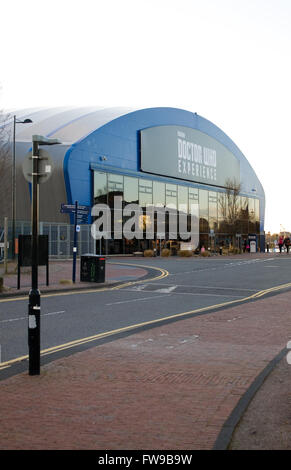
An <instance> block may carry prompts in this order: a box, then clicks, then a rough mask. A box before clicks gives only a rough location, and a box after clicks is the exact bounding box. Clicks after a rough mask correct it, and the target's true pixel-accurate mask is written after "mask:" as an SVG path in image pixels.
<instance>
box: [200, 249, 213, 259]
mask: <svg viewBox="0 0 291 470" xmlns="http://www.w3.org/2000/svg"><path fill="white" fill-rule="evenodd" d="M201 256H204V258H207V257H208V256H211V255H210V252H209V251H208V250H205V251H202V252H201Z"/></svg>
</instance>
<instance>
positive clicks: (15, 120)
mask: <svg viewBox="0 0 291 470" xmlns="http://www.w3.org/2000/svg"><path fill="white" fill-rule="evenodd" d="M31 123H32V120H31V119H24V121H18V120H17V119H16V116H15V115H14V116H13V141H12V143H13V147H12V259H15V221H16V152H15V129H16V124H31Z"/></svg>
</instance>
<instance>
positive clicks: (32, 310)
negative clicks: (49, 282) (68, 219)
mask: <svg viewBox="0 0 291 470" xmlns="http://www.w3.org/2000/svg"><path fill="white" fill-rule="evenodd" d="M56 144H61V141H60V140H59V139H48V138H47V137H43V136H41V135H33V136H32V191H31V193H32V214H31V226H32V227H31V230H32V246H31V290H30V291H29V305H28V351H29V375H39V374H40V292H39V290H38V206H39V182H40V178H41V177H42V176H44V173H41V169H40V161H41V160H42V156H41V155H40V150H39V146H41V145H56Z"/></svg>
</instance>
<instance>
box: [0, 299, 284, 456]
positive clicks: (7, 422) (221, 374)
mask: <svg viewBox="0 0 291 470" xmlns="http://www.w3.org/2000/svg"><path fill="white" fill-rule="evenodd" d="M290 302H291V293H290V292H287V293H283V294H280V295H278V296H274V297H270V298H265V299H261V300H258V301H256V302H251V303H247V304H244V305H240V306H236V307H233V308H229V309H226V310H221V311H218V312H216V313H210V314H207V315H203V316H199V317H196V318H188V319H185V320H180V321H178V322H176V323H172V324H168V325H164V326H160V327H157V328H153V329H151V330H147V331H143V332H139V333H136V334H133V335H131V336H129V337H127V338H123V339H119V340H116V341H113V342H110V343H107V344H104V345H101V346H97V347H93V348H91V349H90V350H87V351H84V352H80V353H75V354H74V355H72V356H71V357H68V358H64V359H59V360H57V361H55V362H52V363H50V364H48V365H46V366H43V367H42V370H41V375H40V376H34V377H30V376H28V375H27V373H24V374H19V375H17V376H14V377H11V378H9V379H6V380H4V381H1V383H0V416H1V426H0V449H95V450H98V449H110V450H115V449H142V450H147V449H165V450H167V449H168V450H169V449H170V450H176V449H192V450H195V449H211V448H212V447H213V444H214V442H215V440H216V438H217V436H218V434H219V432H220V430H221V426H222V425H223V423H224V422H225V420H226V419H227V417H228V416H229V415H230V413H231V412H232V410H233V409H234V407H235V406H236V404H237V403H238V401H239V399H240V398H241V396H242V395H243V394H244V393H245V391H246V390H247V388H248V387H249V386H250V384H251V383H252V382H253V380H254V379H255V378H256V377H257V376H258V374H259V373H260V372H261V371H262V370H263V369H264V368H265V366H266V365H267V364H268V363H269V362H270V361H271V360H272V359H273V358H274V356H275V355H276V354H277V353H278V352H279V351H280V350H281V349H283V348H284V347H285V346H286V343H287V341H288V340H290V331H291V314H290Z"/></svg>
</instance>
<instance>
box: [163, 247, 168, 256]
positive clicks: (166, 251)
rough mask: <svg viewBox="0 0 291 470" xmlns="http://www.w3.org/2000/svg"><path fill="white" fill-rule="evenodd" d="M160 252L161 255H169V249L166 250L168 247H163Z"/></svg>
mask: <svg viewBox="0 0 291 470" xmlns="http://www.w3.org/2000/svg"><path fill="white" fill-rule="evenodd" d="M161 254H162V256H170V250H168V248H163V249H162V253H161Z"/></svg>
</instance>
